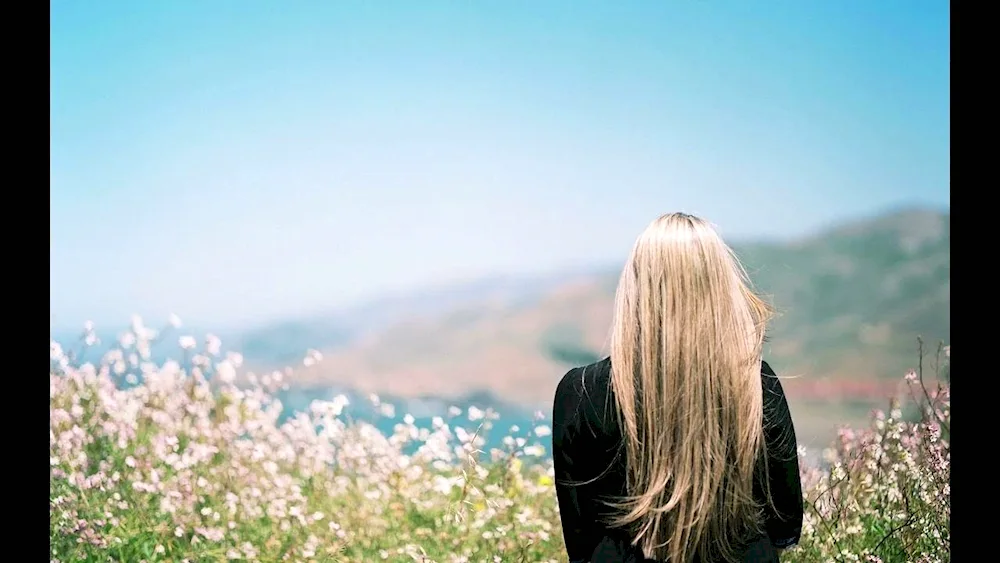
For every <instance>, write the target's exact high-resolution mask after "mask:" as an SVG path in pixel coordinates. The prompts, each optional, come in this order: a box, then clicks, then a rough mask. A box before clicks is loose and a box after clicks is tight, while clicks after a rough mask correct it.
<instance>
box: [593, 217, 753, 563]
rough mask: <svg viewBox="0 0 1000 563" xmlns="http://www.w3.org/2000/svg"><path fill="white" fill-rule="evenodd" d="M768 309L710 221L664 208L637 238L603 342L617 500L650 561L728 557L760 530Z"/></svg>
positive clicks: (621, 519)
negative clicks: (620, 442) (617, 462)
mask: <svg viewBox="0 0 1000 563" xmlns="http://www.w3.org/2000/svg"><path fill="white" fill-rule="evenodd" d="M771 315H772V312H771V309H770V308H769V307H768V305H767V304H766V303H765V302H764V301H763V300H762V299H760V298H759V297H757V296H756V295H755V294H754V292H753V291H752V289H751V286H750V282H749V279H748V277H747V274H746V271H745V270H744V269H743V266H742V265H741V264H740V262H739V259H738V258H737V257H736V255H735V254H734V253H733V251H732V250H731V249H730V248H729V246H727V245H726V244H725V243H724V242H723V240H722V238H721V237H720V236H719V234H718V233H717V232H716V231H715V229H714V228H713V227H712V226H711V225H710V224H709V223H707V222H706V221H704V220H702V219H699V218H697V217H693V216H691V215H687V214H683V213H673V214H668V215H664V216H662V217H660V218H659V219H657V220H656V221H654V222H653V223H652V224H651V225H650V226H649V227H648V228H647V229H646V231H645V232H643V233H642V235H640V236H639V238H638V240H637V241H636V243H635V246H634V248H633V250H632V253H631V255H630V256H629V259H628V262H627V263H626V265H625V268H624V270H623V272H622V275H621V280H620V281H619V284H618V290H617V294H616V296H615V313H614V321H613V326H612V333H611V343H610V345H611V366H612V368H611V369H612V376H611V386H612V391H613V395H614V397H615V401H616V402H617V406H618V409H617V410H618V414H619V419H620V422H621V425H622V428H623V435H624V442H625V444H624V445H625V454H626V460H627V465H628V473H627V483H626V487H627V488H626V490H627V492H628V496H627V497H626V498H624V499H621V500H620V502H616V503H613V506H615V507H616V508H617V509H618V511H617V512H618V516H617V517H616V518H614V523H615V524H617V525H619V526H625V527H628V528H629V529H630V530H632V532H633V534H634V540H635V541H634V543H635V545H637V546H639V547H641V549H642V551H643V552H644V554H645V557H647V558H650V559H657V560H661V561H662V560H669V561H671V562H674V563H688V562H690V561H692V560H693V558H694V557H695V556H696V554H697V555H699V556H701V557H708V558H719V559H723V560H730V559H733V558H735V556H736V555H737V554H736V550H737V549H738V548H739V546H740V543H741V542H743V541H744V540H745V539H746V538H747V537H749V534H750V533H752V532H759V530H760V523H759V520H760V509H761V507H760V505H759V503H758V502H757V501H756V500H755V499H754V495H753V490H754V489H753V487H754V472H755V469H756V467H757V465H756V464H757V461H758V459H759V455H760V454H761V452H762V448H763V447H764V436H763V397H762V394H763V391H762V388H761V353H762V348H763V342H764V329H765V326H766V323H767V321H768V320H769V319H770V317H771Z"/></svg>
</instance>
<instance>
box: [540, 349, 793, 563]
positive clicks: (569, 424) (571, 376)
mask: <svg viewBox="0 0 1000 563" xmlns="http://www.w3.org/2000/svg"><path fill="white" fill-rule="evenodd" d="M610 377H611V360H610V359H609V358H606V359H604V360H603V361H600V362H597V363H595V364H591V365H589V366H586V367H582V368H574V369H572V370H570V371H569V372H568V373H567V374H566V375H564V376H563V378H562V380H561V381H560V382H559V385H558V387H557V388H556V393H555V400H554V401H553V412H552V426H553V428H552V455H553V458H554V462H555V481H556V493H557V496H558V500H559V512H560V515H561V519H562V528H563V537H564V538H565V541H566V550H567V552H568V555H569V559H570V561H571V562H574V563H575V562H590V563H599V562H623V563H624V562H635V563H639V562H644V561H648V560H646V559H644V558H643V557H642V554H641V551H640V550H639V549H638V548H637V547H632V546H631V541H630V540H631V538H629V537H628V536H627V534H626V533H625V532H623V531H621V530H616V529H612V528H608V527H607V526H606V525H604V524H602V523H601V519H600V518H599V513H600V512H602V511H606V506H607V505H606V504H604V503H602V502H601V501H600V500H599V499H602V498H603V499H607V498H614V497H618V496H621V495H623V494H624V492H625V471H626V468H625V451H624V447H623V442H622V432H621V429H620V428H619V426H618V419H617V416H616V413H615V412H614V410H613V409H614V408H615V403H614V401H613V400H612V398H611V397H609V392H610V385H609V383H610ZM761 384H762V385H763V389H764V423H765V424H764V426H765V439H766V441H767V443H768V448H767V455H768V474H769V478H770V488H771V496H772V500H773V503H774V505H775V506H776V508H777V510H778V513H775V512H774V510H773V509H771V507H770V505H766V506H767V511H766V519H765V522H764V527H765V530H766V532H767V536H766V537H761V538H758V539H757V540H756V541H754V542H751V543H749V544H748V545H747V546H746V548H745V550H744V556H743V561H744V562H747V563H748V562H750V561H755V562H765V561H767V562H777V561H778V555H777V549H782V548H786V547H789V546H791V545H794V544H796V543H797V542H798V541H799V536H800V534H801V530H802V511H803V501H802V483H801V480H800V476H799V461H798V445H797V443H796V440H795V428H794V426H793V425H792V418H791V413H790V412H789V410H788V403H787V401H786V400H785V394H784V391H783V390H782V387H781V383H780V382H779V381H778V378H777V376H776V375H775V374H774V371H772V370H771V367H770V366H768V365H767V363H766V362H763V363H762V366H761ZM591 480H593V481H592V482H590V483H587V484H579V483H581V482H587V481H591ZM763 491H764V488H763V482H762V481H761V480H758V482H757V487H756V493H757V495H758V498H759V499H760V500H761V501H763V500H764V498H765V497H764V496H763ZM776 548H777V549H776Z"/></svg>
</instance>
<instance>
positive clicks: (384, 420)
mask: <svg viewBox="0 0 1000 563" xmlns="http://www.w3.org/2000/svg"><path fill="white" fill-rule="evenodd" d="M340 393H341V392H340V391H339V390H337V389H333V388H290V389H287V390H284V391H280V392H278V393H277V394H276V398H278V399H279V400H280V401H281V403H282V406H283V410H282V414H281V417H280V418H279V422H284V421H285V420H288V419H289V418H291V417H293V416H295V414H296V413H300V412H306V411H307V410H308V408H309V405H310V404H311V403H312V402H313V401H315V400H321V401H330V400H332V399H333V398H334V397H335V396H337V395H338V394H340ZM344 394H345V395H347V396H348V398H349V400H350V404H349V405H348V406H347V407H345V408H344V411H343V414H342V418H344V419H346V420H349V421H357V422H367V423H370V424H372V425H374V426H375V427H376V428H378V429H379V430H380V431H381V432H382V433H383V434H385V435H386V436H389V435H391V434H392V433H393V432H394V428H395V426H396V425H397V424H401V423H403V418H404V417H405V416H406V415H407V414H410V415H411V416H413V419H414V424H415V425H416V426H417V427H418V428H427V429H428V430H432V429H433V420H434V417H441V418H442V419H443V420H444V421H445V423H447V424H448V425H449V427H450V428H452V429H454V428H456V427H461V428H463V429H465V431H466V432H468V433H469V434H472V433H474V432H475V431H476V429H477V428H478V427H479V425H480V424H481V423H482V419H480V420H475V421H472V420H469V417H468V411H469V407H476V408H478V409H480V410H483V411H485V410H486V409H487V408H492V409H494V410H495V412H497V414H498V415H499V418H497V419H495V420H493V423H492V429H490V430H489V431H488V432H486V433H481V434H480V435H481V436H482V437H483V438H484V440H485V444H484V447H483V448H482V450H483V451H485V452H489V451H490V449H491V448H500V449H506V447H505V446H504V444H503V439H504V437H506V436H508V435H511V436H514V437H523V438H525V439H526V445H540V446H542V447H543V448H544V452H545V453H544V456H543V457H544V458H547V457H549V455H550V451H551V439H550V438H549V437H548V436H545V437H542V438H539V437H537V436H534V435H533V434H532V432H531V430H532V428H533V426H534V425H536V424H537V425H540V426H548V425H549V421H548V415H547V414H546V416H545V417H544V418H542V419H541V420H537V421H536V419H535V413H534V411H530V410H528V409H523V408H518V407H516V406H514V405H509V404H507V405H503V404H490V403H488V402H484V401H482V400H479V401H475V400H472V401H455V402H447V401H442V400H437V399H422V400H414V399H409V400H399V399H397V400H393V398H392V397H381V402H382V403H383V404H390V405H393V407H394V410H395V413H394V416H392V417H387V416H384V415H381V414H379V412H378V409H377V408H376V407H375V406H374V405H372V403H370V402H369V401H368V399H367V397H360V396H357V395H354V394H351V393H344ZM453 406H454V407H458V408H459V409H461V410H462V414H461V415H458V416H454V417H452V416H450V415H449V412H448V411H449V408H450V407H453ZM511 427H516V431H515V432H511ZM419 445H420V444H419V443H414V444H411V446H410V448H408V450H407V451H406V452H405V453H412V452H413V451H414V450H415V449H416V448H417V447H419ZM455 445H458V443H457V442H456V443H455Z"/></svg>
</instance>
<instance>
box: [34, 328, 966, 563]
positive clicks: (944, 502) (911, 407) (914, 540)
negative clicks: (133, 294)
mask: <svg viewBox="0 0 1000 563" xmlns="http://www.w3.org/2000/svg"><path fill="white" fill-rule="evenodd" d="M174 324H175V325H179V323H178V322H175V323H174ZM164 334H166V333H164V332H163V331H154V330H150V329H148V328H146V327H144V326H143V325H142V323H141V321H139V320H138V319H136V321H135V322H134V323H133V326H132V330H131V331H130V332H128V333H126V334H125V335H124V336H123V337H122V338H121V339H120V341H119V342H118V343H117V344H116V346H115V347H113V348H112V349H111V350H110V351H108V352H106V353H105V354H104V355H103V357H101V358H96V359H95V360H94V362H93V363H84V362H83V360H82V358H81V352H82V350H84V349H85V348H87V347H92V346H94V345H95V344H96V338H95V337H94V335H93V332H92V328H91V327H88V330H87V332H86V333H85V334H84V335H83V338H82V339H81V344H80V350H72V351H70V350H64V349H63V347H62V346H60V345H59V344H56V343H55V342H53V343H52V345H51V350H50V360H51V368H50V374H49V385H50V413H49V419H50V438H49V440H50V442H49V444H50V445H49V448H50V485H49V513H50V529H49V535H50V560H51V561H58V562H75V561H94V562H97V561H102V562H103V561H119V562H143V561H145V562H153V561H176V562H181V561H189V562H209V561H231V560H248V561H265V562H270V561H273V562H279V561H302V562H306V561H315V562H325V561H351V562H355V561H357V562H369V561H435V562H439V563H451V562H455V563H457V562H480V561H485V562H494V561H496V562H499V561H512V562H521V561H523V562H543V561H565V554H564V551H563V545H562V537H561V532H560V529H559V514H558V509H557V507H556V503H555V492H554V488H553V481H552V470H551V462H550V461H548V460H547V458H546V457H545V455H544V454H545V452H544V451H542V450H541V449H540V448H538V447H537V446H536V445H535V443H536V441H537V440H538V439H539V438H541V439H543V442H542V443H545V442H544V440H547V438H545V437H546V436H547V435H548V427H547V426H545V420H544V417H542V416H539V417H538V421H537V423H536V424H535V426H534V427H533V428H513V429H508V427H507V426H505V425H504V421H503V418H502V416H498V415H497V414H496V413H493V412H490V411H486V412H482V411H476V410H473V409H470V411H472V412H454V411H453V412H452V413H451V415H452V416H451V418H446V419H435V421H434V424H432V425H431V427H430V428H417V427H416V426H415V425H414V424H413V419H412V417H409V416H406V415H405V414H404V413H399V414H400V415H401V416H399V420H398V423H397V424H396V425H395V431H394V432H393V433H392V434H391V435H388V436H387V435H385V434H384V433H382V432H379V431H378V430H376V429H375V428H374V427H373V426H371V425H370V424H367V423H353V422H351V421H350V420H346V418H347V417H345V416H344V414H343V412H342V411H343V409H344V407H345V400H334V401H329V402H320V401H317V402H314V403H313V404H312V406H311V407H310V409H309V410H308V412H304V413H300V414H298V415H297V416H295V417H292V418H289V419H287V420H284V421H283V422H280V423H279V415H280V414H281V410H282V409H281V405H280V403H278V402H277V401H276V400H275V399H274V394H275V392H276V391H277V390H278V389H280V388H281V387H282V386H284V385H286V384H287V383H286V382H285V380H286V379H287V377H288V376H287V374H286V373H284V372H276V373H272V374H265V375H259V376H254V375H252V374H240V373H239V369H240V363H241V358H240V357H239V356H238V355H236V354H225V353H223V351H222V349H221V345H220V343H219V342H218V341H217V340H216V339H211V338H210V339H208V342H207V343H206V344H205V345H204V346H196V344H197V343H196V342H195V340H194V339H193V338H190V337H181V338H180V339H179V340H178V342H179V344H180V345H181V346H180V350H181V354H180V356H181V358H180V359H179V360H177V361H167V362H164V363H162V364H161V365H154V364H153V363H152V362H150V361H149V358H150V353H149V351H150V345H151V342H152V341H153V340H155V339H157V338H164V337H165V336H164ZM949 354H950V352H949V349H948V348H941V349H940V350H939V351H938V354H936V355H935V356H934V357H933V358H932V359H931V360H930V361H928V360H921V362H920V364H919V366H920V367H918V369H917V370H916V371H914V372H913V373H911V374H907V375H906V381H907V383H908V384H909V389H910V390H911V396H910V397H908V398H904V399H905V400H902V401H894V402H892V403H891V404H890V405H889V408H888V409H887V412H877V413H875V414H874V415H873V417H872V423H871V426H870V428H867V429H855V430H848V429H845V430H843V431H842V432H841V439H840V440H839V441H838V442H837V443H835V444H832V445H831V448H830V449H829V450H828V451H827V452H825V454H824V455H825V457H826V458H827V460H828V461H829V467H828V468H827V469H822V470H821V469H820V468H816V467H807V466H805V465H804V466H803V479H804V483H803V484H804V488H805V490H806V493H805V495H806V507H807V510H806V520H805V523H804V530H803V538H802V542H801V544H800V545H799V546H797V547H795V548H793V549H791V550H789V551H787V552H786V553H785V554H784V555H783V560H784V561H793V562H794V561H802V562H813V561H815V562H825V561H866V562H874V561H884V562H890V561H892V562H896V561H898V562H903V561H914V562H931V561H949V559H950V556H949V541H950V534H949V527H950V515H951V510H950V498H949V476H950V469H949V467H950V454H949V446H948V438H949V425H950V398H949V387H948V384H947V381H949V380H950V378H949V377H947V372H948V370H947V366H948V358H949ZM83 357H85V356H83ZM306 361H307V363H308V362H315V361H320V358H319V357H318V355H317V354H310V355H309V356H307V358H306ZM925 363H936V364H938V365H936V366H935V369H931V368H925V367H924V366H923V364H925ZM925 372H926V373H925ZM931 372H933V373H931ZM373 401H375V402H377V398H375V397H373ZM384 411H385V412H386V413H387V415H392V416H395V414H394V413H391V408H386V409H384ZM793 414H794V413H793ZM495 432H507V433H509V434H510V436H509V438H505V439H504V444H505V445H506V447H505V448H497V449H492V450H489V451H483V449H484V444H485V443H486V441H485V440H484V436H485V435H486V433H495Z"/></svg>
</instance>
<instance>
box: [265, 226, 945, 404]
mask: <svg viewBox="0 0 1000 563" xmlns="http://www.w3.org/2000/svg"><path fill="white" fill-rule="evenodd" d="M735 247H736V250H737V252H738V254H739V255H740V256H741V257H742V259H743V260H744V262H745V265H746V266H747V268H748V271H749V272H750V274H751V277H752V278H753V279H754V281H755V283H756V284H757V285H758V286H759V288H760V289H761V290H762V291H763V292H764V293H766V294H770V295H772V296H773V302H774V303H775V305H776V307H777V308H778V309H779V311H780V312H781V316H779V317H778V318H777V319H776V320H775V322H774V323H773V326H772V329H771V333H770V342H771V344H770V347H769V350H768V359H769V361H770V362H771V363H772V365H774V366H775V367H776V368H777V369H779V370H780V371H781V372H782V373H783V374H787V375H801V376H803V380H804V381H807V382H810V383H817V382H819V383H827V382H830V381H833V382H838V381H839V382H845V383H846V384H850V385H853V386H854V388H856V389H860V391H859V392H860V393H862V394H864V393H869V394H870V393H881V389H882V387H878V386H879V385H882V386H883V387H885V386H886V385H891V382H895V381H897V380H898V378H899V377H900V376H901V375H902V373H903V372H904V370H905V369H906V368H908V367H910V366H912V365H914V364H915V362H916V344H915V339H916V337H917V336H918V335H922V336H923V337H925V339H927V340H928V341H929V342H930V343H932V344H933V343H934V342H936V341H937V340H946V341H947V340H948V339H949V338H950V215H949V213H948V212H947V211H945V212H939V211H934V210H920V209H916V210H904V211H897V212H894V213H889V214H884V215H881V216H877V217H874V218H870V219H866V220H862V221H857V222H854V223H851V224H846V225H839V226H836V227H834V228H831V229H828V230H825V231H823V232H820V233H817V234H815V235H814V236H811V237H808V238H805V239H802V240H797V241H791V242H786V243H743V244H736V245H735ZM616 281H617V271H616V269H614V268H606V269H603V270H595V271H591V272H589V273H585V274H574V275H571V276H570V275H567V276H566V277H565V279H562V280H560V279H558V278H556V279H551V278H550V279H547V280H545V283H538V282H536V283H533V284H532V283H528V284H523V285H519V284H518V283H516V282H514V281H512V280H504V281H503V283H500V284H499V286H498V287H501V288H503V291H499V292H498V293H497V294H499V295H503V298H502V299H491V298H490V296H491V292H490V290H489V289H488V288H490V286H489V285H488V284H487V285H482V286H479V287H474V286H469V287H467V288H465V291H464V292H459V293H458V295H461V299H455V300H454V301H451V302H448V301H447V300H446V299H442V300H441V301H437V302H434V301H433V299H431V298H426V301H425V302H423V301H422V300H421V298H419V297H417V298H416V299H414V298H411V299H410V300H401V301H400V302H398V303H396V304H387V303H383V304H380V305H373V306H372V307H371V308H370V309H368V310H364V309H360V310H358V311H356V312H355V315H356V317H353V318H351V322H352V323H356V324H353V325H351V326H353V327H359V326H362V325H364V324H365V318H366V315H370V317H369V318H370V319H376V320H369V321H368V325H367V326H366V329H367V330H354V331H353V332H352V331H351V330H346V331H343V332H340V333H338V332H337V331H336V330H334V329H329V330H328V334H329V335H332V336H330V338H331V339H335V338H339V337H342V336H343V335H349V336H343V340H341V341H340V344H339V345H336V344H329V345H325V346H324V345H323V344H322V343H320V344H319V345H317V346H315V347H317V348H320V349H323V350H324V351H325V352H327V353H326V354H325V356H326V358H325V359H324V361H323V362H321V363H320V364H318V365H317V366H314V367H312V368H308V369H302V370H300V371H299V373H297V375H296V377H297V378H298V381H300V382H302V383H303V384H309V385H327V384H340V385H348V386H350V387H352V388H357V389H360V390H366V391H367V390H371V391H379V392H392V393H393V394H395V395H398V396H401V397H417V396H437V397H459V396H461V395H465V394H468V393H471V392H475V391H480V390H481V391H487V392H489V393H492V394H494V395H495V396H497V397H499V398H502V399H503V400H506V401H512V402H515V403H517V404H523V405H532V406H535V405H537V406H539V407H543V406H545V405H546V404H547V402H548V401H549V399H550V397H551V393H552V389H553V386H554V384H555V381H556V380H557V379H558V377H559V376H560V375H562V373H564V372H565V370H566V369H568V368H569V367H570V366H572V365H580V364H583V363H587V362H589V361H591V360H593V359H595V358H598V357H601V356H603V355H604V354H605V352H606V349H605V343H606V338H607V331H608V328H609V324H610V319H611V313H612V298H613V292H614V287H615V283H616ZM432 303H433V306H432V305H431V304H432ZM417 311H419V312H420V314H410V313H411V312H417ZM316 326H317V327H319V328H318V329H316V332H317V333H319V332H323V331H326V330H327V329H323V328H322V327H323V325H322V324H317V325H316ZM267 331H268V332H270V333H272V334H275V335H277V334H279V333H281V332H284V331H287V332H285V335H286V336H287V338H286V344H289V345H290V344H291V343H292V341H295V340H296V338H297V337H296V336H295V335H296V334H297V333H296V332H295V331H294V330H288V329H287V328H285V327H272V328H269V329H267ZM274 341H275V342H277V341H278V340H274ZM315 342H319V340H318V337H317V340H315ZM299 344H300V346H299V350H302V349H303V346H311V345H312V344H311V343H307V342H305V341H299ZM887 381H888V382H890V383H886V382H887ZM792 385H793V386H794V385H795V383H794V382H793V383H792ZM803 385H805V383H803ZM850 385H848V386H850ZM866 386H867V387H866ZM873 386H874V387H873ZM823 389H826V390H825V391H824V390H823ZM866 390H867V391H866ZM813 392H814V393H819V394H823V393H828V392H830V388H829V387H820V391H816V390H814V391H813Z"/></svg>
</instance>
